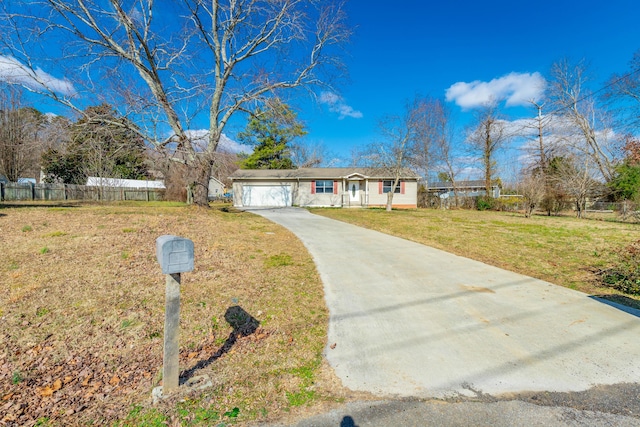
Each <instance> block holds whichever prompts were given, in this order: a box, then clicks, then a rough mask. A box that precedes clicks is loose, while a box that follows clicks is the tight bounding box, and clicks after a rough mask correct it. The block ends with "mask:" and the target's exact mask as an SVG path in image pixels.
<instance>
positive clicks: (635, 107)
mask: <svg viewBox="0 0 640 427" xmlns="http://www.w3.org/2000/svg"><path fill="white" fill-rule="evenodd" d="M606 87H607V90H606V92H605V95H604V99H605V100H606V101H607V102H608V104H609V106H610V107H611V108H612V110H613V111H615V113H616V116H617V118H618V119H619V120H620V125H621V126H622V127H623V128H624V129H625V131H626V132H627V133H630V134H635V133H637V130H638V127H640V50H638V51H636V52H635V53H634V54H633V58H632V59H631V61H630V62H629V69H628V70H627V71H626V72H625V73H623V74H614V75H612V76H611V78H610V79H609V81H608V84H607V86H606Z"/></svg>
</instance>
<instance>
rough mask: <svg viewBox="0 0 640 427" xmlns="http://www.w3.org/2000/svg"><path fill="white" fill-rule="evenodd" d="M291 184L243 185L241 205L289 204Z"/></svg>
mask: <svg viewBox="0 0 640 427" xmlns="http://www.w3.org/2000/svg"><path fill="white" fill-rule="evenodd" d="M292 203H293V200H292V198H291V185H245V186H244V187H243V192H242V205H243V206H256V207H283V206H291V205H292Z"/></svg>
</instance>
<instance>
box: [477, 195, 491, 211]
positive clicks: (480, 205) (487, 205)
mask: <svg viewBox="0 0 640 427" xmlns="http://www.w3.org/2000/svg"><path fill="white" fill-rule="evenodd" d="M493 205H494V200H493V198H491V197H487V196H480V197H478V198H477V199H476V209H478V210H479V211H487V210H490V209H493Z"/></svg>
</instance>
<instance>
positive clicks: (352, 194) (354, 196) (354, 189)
mask: <svg viewBox="0 0 640 427" xmlns="http://www.w3.org/2000/svg"><path fill="white" fill-rule="evenodd" d="M349 202H351V203H360V181H349Z"/></svg>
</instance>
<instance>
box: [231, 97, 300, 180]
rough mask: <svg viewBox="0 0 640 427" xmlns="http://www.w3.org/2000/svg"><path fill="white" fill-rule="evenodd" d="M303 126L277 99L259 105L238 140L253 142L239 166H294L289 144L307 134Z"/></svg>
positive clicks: (286, 106)
mask: <svg viewBox="0 0 640 427" xmlns="http://www.w3.org/2000/svg"><path fill="white" fill-rule="evenodd" d="M306 134H307V132H306V131H305V130H304V126H303V124H302V123H300V122H299V121H298V120H297V118H296V114H295V113H294V112H293V111H291V109H290V108H289V106H288V105H286V104H283V103H281V102H279V101H272V102H269V103H268V104H267V108H266V109H264V110H263V109H260V108H258V109H257V110H256V111H255V113H254V114H253V115H252V117H251V119H250V120H249V123H247V127H246V128H245V130H244V131H243V132H241V133H240V134H239V135H238V139H239V140H240V141H241V142H243V143H245V144H250V145H254V146H255V148H254V150H253V153H252V154H251V155H249V156H248V157H247V158H246V159H244V160H243V161H242V162H241V163H240V167H241V168H242V169H294V168H295V167H296V165H294V164H293V161H292V160H291V152H290V144H291V142H292V141H293V140H294V139H295V138H297V137H300V136H303V135H306Z"/></svg>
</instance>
